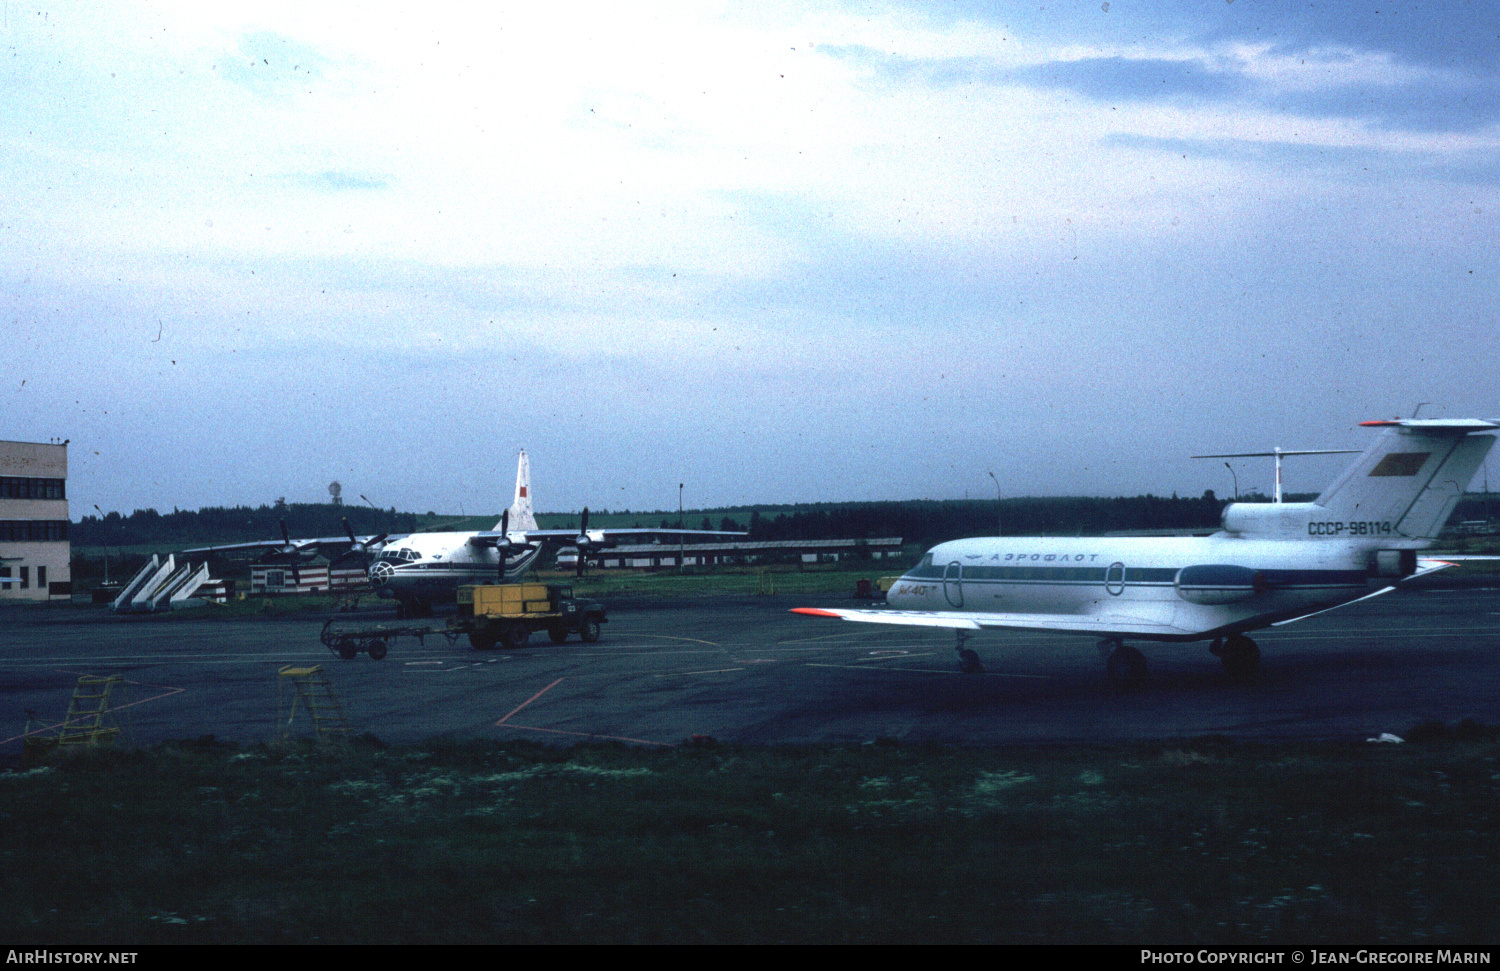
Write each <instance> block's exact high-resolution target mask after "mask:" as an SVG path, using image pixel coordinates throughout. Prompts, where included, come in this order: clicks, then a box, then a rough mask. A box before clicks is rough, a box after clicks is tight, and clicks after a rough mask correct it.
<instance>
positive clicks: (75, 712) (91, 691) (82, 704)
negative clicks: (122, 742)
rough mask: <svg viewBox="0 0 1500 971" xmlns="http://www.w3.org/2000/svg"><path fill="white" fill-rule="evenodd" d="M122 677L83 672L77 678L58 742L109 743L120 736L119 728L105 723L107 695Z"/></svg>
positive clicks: (68, 743)
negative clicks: (100, 675) (96, 675)
mask: <svg viewBox="0 0 1500 971" xmlns="http://www.w3.org/2000/svg"><path fill="white" fill-rule="evenodd" d="M124 680H125V679H124V678H122V677H120V676H119V675H118V674H112V675H110V676H108V677H105V678H100V677H95V676H94V675H92V674H85V675H83V676H82V677H80V678H79V679H78V684H77V686H76V687H74V689H73V700H72V701H71V702H69V703H68V717H67V718H66V719H65V720H64V721H63V723H62V726H61V727H60V728H59V729H58V733H57V744H58V746H59V747H61V746H67V745H108V744H111V743H113V742H114V740H115V738H116V737H118V736H119V734H120V729H119V727H118V726H115V725H108V724H105V716H106V715H108V714H110V707H109V695H110V692H111V691H112V690H113V689H114V687H115V685H117V684H119V683H120V682H122V681H124Z"/></svg>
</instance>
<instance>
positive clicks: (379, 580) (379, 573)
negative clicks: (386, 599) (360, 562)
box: [370, 560, 396, 587]
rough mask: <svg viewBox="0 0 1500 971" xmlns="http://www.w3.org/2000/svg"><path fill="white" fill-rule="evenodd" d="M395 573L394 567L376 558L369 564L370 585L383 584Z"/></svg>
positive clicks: (377, 585)
mask: <svg viewBox="0 0 1500 971" xmlns="http://www.w3.org/2000/svg"><path fill="white" fill-rule="evenodd" d="M395 575H396V568H395V567H393V566H391V565H390V564H389V563H387V562H386V561H384V560H377V561H375V562H374V563H372V564H370V586H372V587H380V586H384V585H385V584H386V582H387V581H388V580H390V578H391V577H393V576H395Z"/></svg>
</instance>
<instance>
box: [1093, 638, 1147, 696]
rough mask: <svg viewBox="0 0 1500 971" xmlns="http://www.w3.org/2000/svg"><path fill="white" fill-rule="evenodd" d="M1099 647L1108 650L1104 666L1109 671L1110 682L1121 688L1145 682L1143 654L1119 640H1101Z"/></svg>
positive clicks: (1137, 685)
mask: <svg viewBox="0 0 1500 971" xmlns="http://www.w3.org/2000/svg"><path fill="white" fill-rule="evenodd" d="M1099 647H1100V649H1101V650H1108V651H1109V657H1108V659H1107V660H1106V661H1105V668H1106V669H1107V670H1108V671H1109V680H1110V681H1111V682H1113V683H1114V684H1115V685H1117V686H1119V687H1121V688H1139V687H1140V686H1141V685H1143V684H1145V683H1146V656H1145V655H1144V654H1142V653H1141V652H1140V651H1137V650H1136V649H1135V648H1133V647H1130V646H1128V645H1126V644H1123V643H1121V642H1120V641H1102V642H1100V644H1099ZM1111 648H1113V649H1112V650H1111Z"/></svg>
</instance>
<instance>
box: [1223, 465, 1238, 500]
mask: <svg viewBox="0 0 1500 971" xmlns="http://www.w3.org/2000/svg"><path fill="white" fill-rule="evenodd" d="M1224 468H1226V469H1228V470H1229V475H1230V477H1231V478H1232V479H1234V501H1235V502H1239V501H1240V477H1239V476H1237V475H1235V474H1234V466H1232V465H1230V464H1229V463H1228V462H1225V463H1224Z"/></svg>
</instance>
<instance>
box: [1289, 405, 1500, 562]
mask: <svg viewBox="0 0 1500 971" xmlns="http://www.w3.org/2000/svg"><path fill="white" fill-rule="evenodd" d="M1363 424H1365V425H1366V426H1372V427H1379V428H1382V429H1383V430H1382V432H1381V433H1380V436H1379V437H1378V438H1377V439H1376V440H1375V442H1374V443H1373V444H1372V445H1371V446H1370V447H1369V448H1367V449H1365V451H1364V452H1363V453H1361V454H1360V456H1359V458H1357V459H1355V460H1354V464H1352V465H1351V466H1349V468H1348V469H1346V470H1345V471H1344V473H1343V475H1341V476H1339V477H1338V478H1337V479H1336V480H1334V482H1333V484H1332V485H1330V486H1329V487H1328V488H1327V489H1325V490H1323V493H1322V494H1321V495H1319V496H1318V498H1317V499H1315V500H1314V501H1313V503H1314V505H1316V506H1320V507H1322V511H1323V513H1324V514H1325V515H1326V516H1327V517H1328V518H1329V519H1330V520H1333V521H1336V522H1347V523H1375V524H1389V528H1390V529H1391V530H1392V531H1393V533H1394V534H1395V535H1397V536H1400V537H1403V538H1407V539H1432V538H1435V537H1436V536H1437V534H1438V531H1439V530H1441V529H1442V528H1443V524H1444V523H1446V522H1447V521H1448V517H1449V516H1451V515H1452V514H1453V509H1454V507H1455V506H1457V505H1458V501H1459V499H1460V498H1462V497H1463V493H1464V489H1466V488H1467V487H1468V485H1469V480H1471V479H1472V478H1474V473H1475V472H1477V471H1478V470H1479V466H1480V465H1481V464H1482V463H1483V462H1484V458H1485V456H1486V455H1487V454H1489V450H1490V447H1491V446H1492V445H1494V444H1495V438H1494V436H1493V435H1476V434H1472V433H1474V432H1481V431H1494V430H1495V429H1497V428H1500V423H1497V422H1493V421H1483V420H1481V419H1475V418H1470V419H1407V420H1402V419H1396V420H1393V421H1370V422H1364V423H1363ZM1378 528H1380V529H1382V530H1384V529H1385V528H1386V527H1385V526H1384V525H1379V526H1378Z"/></svg>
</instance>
